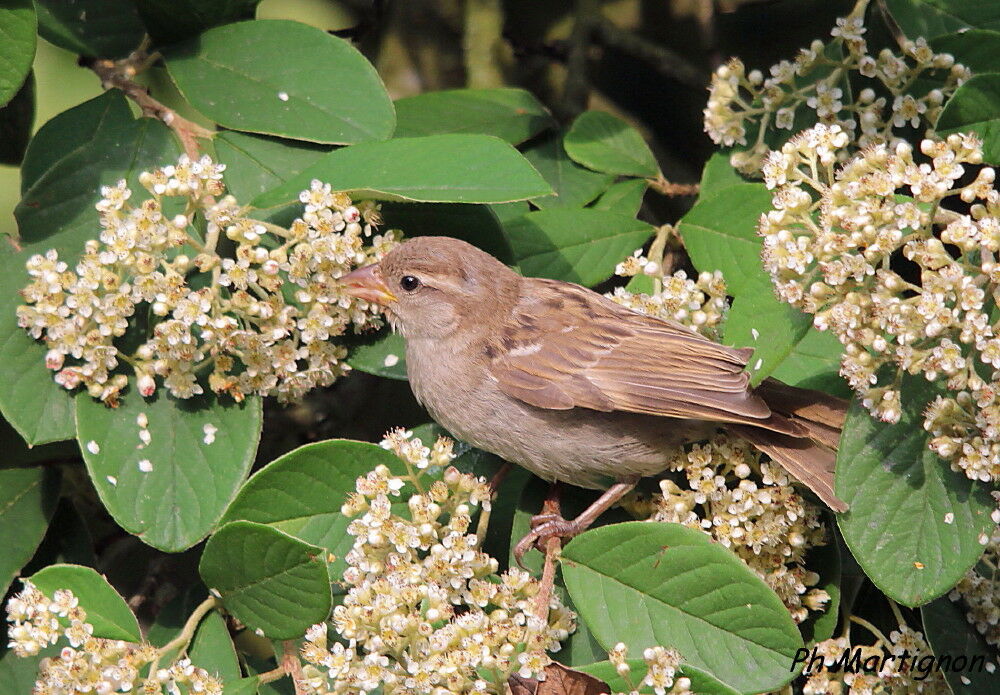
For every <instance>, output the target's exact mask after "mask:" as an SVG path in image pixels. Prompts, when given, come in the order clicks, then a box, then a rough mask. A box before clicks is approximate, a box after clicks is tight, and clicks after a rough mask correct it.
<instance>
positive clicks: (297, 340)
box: [17, 155, 398, 404]
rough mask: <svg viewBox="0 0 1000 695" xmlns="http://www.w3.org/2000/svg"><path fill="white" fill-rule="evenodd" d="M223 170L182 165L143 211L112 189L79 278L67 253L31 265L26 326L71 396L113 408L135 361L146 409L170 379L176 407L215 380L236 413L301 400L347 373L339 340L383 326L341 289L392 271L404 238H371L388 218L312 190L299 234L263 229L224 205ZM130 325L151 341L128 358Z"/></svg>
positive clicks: (158, 183) (295, 226) (152, 175)
mask: <svg viewBox="0 0 1000 695" xmlns="http://www.w3.org/2000/svg"><path fill="white" fill-rule="evenodd" d="M224 168H225V167H224V166H223V165H218V164H215V163H213V162H212V160H211V159H209V158H208V157H203V158H202V159H200V160H198V161H192V160H190V159H188V157H187V156H183V155H182V156H181V158H180V159H179V160H178V162H177V164H176V165H171V166H166V167H163V168H162V169H157V170H156V171H152V172H144V173H143V174H141V175H140V177H139V181H140V182H141V183H142V185H143V186H144V187H145V188H146V190H147V191H148V192H149V194H150V195H151V197H149V198H147V199H145V200H143V201H142V202H141V203H138V204H135V205H133V204H130V200H131V199H132V196H133V191H132V190H131V189H129V188H128V187H127V186H126V183H125V181H119V182H118V185H116V186H106V187H104V188H102V189H101V195H102V196H103V197H102V199H101V201H100V202H98V203H97V210H98V212H99V215H100V224H101V227H102V230H101V233H100V238H99V240H92V241H88V242H87V244H86V246H85V249H84V253H83V255H82V257H80V259H79V260H78V261H77V263H76V265H75V266H74V267H71V266H70V264H69V263H68V262H67V260H64V259H60V258H59V256H58V254H57V253H56V252H55V251H49V252H48V253H46V254H44V255H41V254H40V255H36V256H33V257H32V258H31V259H30V260H29V261H28V263H27V267H28V273H29V274H30V276H31V278H32V282H31V284H30V285H28V286H27V287H26V288H24V290H22V295H23V297H24V299H25V301H26V302H27V304H26V305H25V306H20V307H18V309H17V315H18V320H19V323H20V325H21V326H22V327H24V328H25V329H26V330H27V331H28V332H29V333H30V334H31V335H32V336H33V337H34V338H40V339H44V340H45V343H46V346H47V347H48V354H47V355H46V365H47V366H48V367H49V368H50V369H52V370H55V371H56V372H57V374H56V377H55V378H56V381H57V382H58V383H60V384H61V385H63V386H65V387H66V388H68V389H73V388H76V387H77V386H81V385H82V386H85V387H86V388H87V390H88V391H89V393H90V394H91V395H92V396H94V397H95V398H100V399H101V400H103V401H105V402H107V403H109V404H114V403H115V402H116V399H117V396H118V393H119V392H120V391H121V390H122V389H123V388H124V387H125V385H126V383H127V376H126V374H125V373H123V372H122V371H120V370H118V367H119V366H120V364H121V363H123V362H124V363H125V364H126V365H127V366H128V367H127V369H128V370H130V371H132V372H133V373H134V374H135V377H136V382H137V387H138V390H139V392H140V393H141V394H142V395H143V396H151V395H152V394H153V393H154V392H155V391H156V388H157V380H158V379H160V380H162V383H163V386H165V387H166V388H167V390H169V392H170V393H171V394H172V395H173V396H175V397H177V398H190V397H192V396H195V395H197V394H199V393H202V392H203V383H204V382H205V381H207V385H208V387H209V388H210V389H211V390H212V391H215V392H216V393H223V392H225V393H229V394H230V395H231V396H232V397H233V398H235V399H236V400H240V399H242V398H243V397H244V396H246V395H248V394H261V395H276V396H278V397H279V398H280V399H282V400H294V399H297V398H299V397H301V396H302V395H303V394H304V393H305V392H306V391H308V390H310V389H311V388H314V387H316V386H326V385H329V384H330V383H332V382H333V381H334V380H335V379H336V378H337V377H338V376H340V375H342V374H343V373H344V372H345V371H346V370H347V366H346V365H344V364H343V362H342V360H343V358H344V357H345V356H346V351H345V349H344V347H343V346H340V345H337V344H335V343H333V342H330V340H329V339H330V338H331V337H333V336H337V335H341V334H343V333H344V332H345V330H346V329H347V328H348V327H349V326H354V327H355V328H356V329H361V328H365V327H368V326H372V325H377V324H378V322H379V319H378V318H377V317H376V315H375V311H376V310H375V308H374V307H372V306H369V305H368V304H367V303H365V302H362V301H358V300H356V299H354V298H352V297H350V296H349V295H347V294H346V293H345V292H344V288H343V287H342V285H341V284H340V283H339V282H338V281H337V279H338V278H339V277H341V276H342V275H344V274H345V273H347V272H349V271H350V270H351V269H352V268H353V267H354V266H359V265H364V264H367V263H369V262H371V261H374V260H378V259H379V258H381V257H382V255H384V254H385V253H387V252H388V251H389V250H390V249H391V248H392V247H393V246H394V245H395V244H396V242H397V240H398V235H397V234H396V233H395V232H391V231H390V232H388V233H386V234H384V235H380V236H375V237H374V238H371V239H369V237H371V236H372V234H373V228H374V226H375V225H377V224H378V223H379V221H380V219H379V214H378V208H377V206H375V205H374V204H372V203H359V204H357V205H354V204H352V202H351V200H350V198H349V197H348V196H347V195H345V194H343V193H336V192H333V191H331V190H330V186H329V185H328V184H326V185H324V184H322V183H320V182H319V181H313V182H312V186H311V187H310V189H309V190H308V191H303V193H302V195H301V196H300V200H301V201H302V202H303V203H304V204H305V213H304V215H303V216H302V217H301V218H299V219H296V220H295V221H294V222H293V223H292V224H291V226H290V227H289V228H288V229H285V228H283V227H279V226H276V225H273V224H269V223H265V222H261V221H258V220H255V219H253V218H252V217H250V216H248V215H249V211H248V209H246V208H243V207H241V206H240V205H239V204H238V203H237V202H236V200H235V199H234V198H233V197H232V196H225V197H223V198H221V199H219V200H218V201H216V197H217V196H220V195H222V194H223V193H224V192H225V188H224V186H223V184H222V181H221V178H222V171H223V169H224ZM171 198H174V199H179V200H170V199H171ZM181 208H183V209H182V211H181V212H178V213H177V214H174V215H172V216H171V215H170V214H168V213H167V212H165V209H167V210H174V209H177V210H180V209H181ZM202 228H203V229H204V236H202V234H201V233H200V231H199V229H202ZM192 255H193V257H192ZM147 324H148V325H147ZM130 326H131V327H133V328H135V327H138V328H139V329H140V330H142V331H143V332H144V337H145V340H144V342H142V343H141V344H140V345H139V347H138V348H137V349H136V350H135V352H134V353H132V354H126V353H125V352H123V351H122V350H121V349H120V347H121V345H122V344H123V340H122V338H123V336H125V334H126V331H127V330H128V329H129V328H130ZM203 374H207V380H206V379H203V378H202V375H203Z"/></svg>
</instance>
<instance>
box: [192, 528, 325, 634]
mask: <svg viewBox="0 0 1000 695" xmlns="http://www.w3.org/2000/svg"><path fill="white" fill-rule="evenodd" d="M324 555H325V551H324V550H323V549H322V548H318V547H316V546H314V545H309V544H308V543H303V542H302V541H300V540H298V539H296V538H292V537H291V536H289V535H287V534H285V533H282V532H281V531H279V530H277V529H275V528H272V527H270V526H265V525H263V524H255V523H251V522H249V521H234V522H232V523H229V524H226V525H225V526H223V527H222V528H220V529H219V530H218V531H217V532H216V533H215V535H213V536H212V537H211V538H210V539H209V540H208V544H207V545H206V546H205V552H204V554H203V555H202V557H201V563H200V565H199V571H200V572H201V577H202V579H203V580H204V581H205V583H206V584H207V585H208V586H209V587H211V588H213V589H215V590H216V591H218V592H219V594H220V595H221V596H222V601H223V603H224V604H225V606H226V610H227V611H229V612H230V613H232V614H233V615H234V616H235V617H236V618H237V619H239V620H240V621H241V622H243V623H244V624H245V625H247V626H248V627H249V628H251V629H259V630H261V631H262V632H263V633H264V634H265V635H266V636H267V637H269V638H270V639H294V638H296V637H300V636H302V634H304V633H305V631H306V629H307V628H308V627H309V626H310V625H313V624H315V623H319V622H322V621H323V620H326V618H327V616H328V615H329V614H330V605H331V599H330V580H329V577H328V576H327V567H326V562H325V560H324Z"/></svg>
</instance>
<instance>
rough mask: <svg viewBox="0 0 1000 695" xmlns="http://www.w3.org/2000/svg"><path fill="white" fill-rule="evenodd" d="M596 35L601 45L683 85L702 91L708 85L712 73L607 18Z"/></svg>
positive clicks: (598, 26)
mask: <svg viewBox="0 0 1000 695" xmlns="http://www.w3.org/2000/svg"><path fill="white" fill-rule="evenodd" d="M594 32H595V33H594V39H595V41H597V43H599V44H600V45H602V46H604V47H606V48H614V49H617V50H619V51H621V52H622V53H627V54H628V55H630V56H633V57H635V58H638V59H639V60H642V61H644V62H646V63H649V64H650V65H651V66H652V67H654V68H655V69H656V70H657V71H659V72H661V73H663V74H664V75H666V76H667V77H670V78H673V79H675V80H677V81H678V82H680V83H681V84H686V85H688V86H691V87H695V88H697V89H702V88H703V87H705V86H706V85H707V84H708V78H709V75H708V73H707V72H705V71H704V70H702V69H701V68H699V67H697V66H696V65H693V64H691V63H689V62H688V61H687V60H685V59H684V57H683V56H681V55H680V54H679V53H674V52H673V51H671V50H670V49H669V48H665V47H664V46H661V45H660V44H658V43H654V42H652V41H650V40H649V39H645V38H643V37H641V36H639V35H638V34H636V33H634V32H631V31H628V30H627V29H622V28H621V27H619V26H616V25H615V24H613V23H611V22H610V21H608V20H607V19H604V20H602V21H600V22H597V23H596V24H595V25H594Z"/></svg>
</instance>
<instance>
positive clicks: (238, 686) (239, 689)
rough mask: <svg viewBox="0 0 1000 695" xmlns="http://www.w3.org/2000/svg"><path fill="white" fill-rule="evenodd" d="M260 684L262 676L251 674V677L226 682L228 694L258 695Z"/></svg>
mask: <svg viewBox="0 0 1000 695" xmlns="http://www.w3.org/2000/svg"><path fill="white" fill-rule="evenodd" d="M259 685H260V678H258V677H257V676H250V677H249V678H239V679H237V680H233V681H229V682H227V683H226V684H225V686H226V687H225V692H226V695H256V694H257V688H258V686H259Z"/></svg>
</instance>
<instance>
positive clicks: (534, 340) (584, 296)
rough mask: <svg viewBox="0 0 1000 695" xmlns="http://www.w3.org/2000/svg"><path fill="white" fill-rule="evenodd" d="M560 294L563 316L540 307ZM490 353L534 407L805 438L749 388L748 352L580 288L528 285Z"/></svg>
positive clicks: (502, 376)
mask: <svg viewBox="0 0 1000 695" xmlns="http://www.w3.org/2000/svg"><path fill="white" fill-rule="evenodd" d="M555 291H558V293H559V294H560V295H561V297H560V307H559V309H560V310H554V307H552V306H551V304H550V303H549V302H547V301H546V300H545V299H543V298H545V297H548V296H551V295H552V294H553V292H555ZM486 352H487V354H488V355H491V356H492V358H491V362H490V365H489V370H490V374H491V375H492V376H493V378H494V379H496V381H497V384H498V386H499V388H500V389H501V390H502V391H503V392H504V393H506V394H507V395H509V396H512V397H514V398H519V399H521V400H523V401H524V402H526V403H528V404H530V405H533V406H536V407H539V408H552V409H568V408H573V407H582V408H591V409H593V410H600V411H604V412H608V411H612V410H621V411H626V412H631V413H642V414H645V415H659V416H664V417H674V418H685V419H694V418H697V419H706V420H713V421H717V422H743V423H748V424H755V425H758V426H761V427H765V428H768V429H775V430H777V431H780V432H785V433H787V434H793V435H801V433H802V431H801V430H800V429H799V428H797V427H795V426H794V425H791V424H789V423H788V421H787V420H786V419H784V418H773V417H771V409H770V408H769V407H768V406H767V404H766V403H765V402H764V401H763V400H762V399H761V398H759V397H757V396H756V395H755V394H754V393H753V392H752V391H751V390H750V389H749V388H748V379H749V377H748V376H747V374H746V372H745V371H744V366H745V365H746V361H747V359H748V358H749V356H750V354H751V352H752V351H748V350H741V349H735V348H730V347H726V346H724V345H719V344H718V343H714V342H712V341H710V340H708V339H707V338H705V337H703V336H701V335H699V334H698V333H695V332H694V331H692V330H690V329H688V328H686V327H684V326H681V325H679V324H674V323H670V322H667V321H662V320H660V319H655V318H652V317H648V316H643V315H641V314H636V313H635V312H632V311H630V310H628V309H625V308H624V307H621V306H619V305H618V304H615V303H614V302H612V301H611V300H609V299H606V298H605V297H602V296H601V295H599V294H596V293H594V292H591V291H589V290H586V289H584V288H582V287H578V286H576V285H569V284H566V283H556V282H554V281H551V280H536V279H526V280H525V281H524V282H523V283H522V292H521V298H520V300H519V301H518V303H517V304H516V305H515V307H514V309H513V311H512V312H511V317H510V321H509V323H507V324H506V325H505V326H504V327H503V328H502V330H501V331H500V332H499V334H498V335H497V336H495V338H494V339H493V340H491V341H490V344H489V345H488V347H487V349H486Z"/></svg>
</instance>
